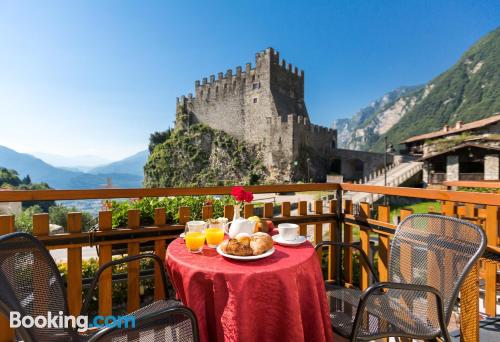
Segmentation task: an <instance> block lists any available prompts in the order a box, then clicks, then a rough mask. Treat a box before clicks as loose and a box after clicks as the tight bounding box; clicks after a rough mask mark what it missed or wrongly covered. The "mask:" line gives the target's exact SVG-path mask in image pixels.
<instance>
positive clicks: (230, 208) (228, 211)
mask: <svg viewBox="0 0 500 342" xmlns="http://www.w3.org/2000/svg"><path fill="white" fill-rule="evenodd" d="M179 216H180V214H179ZM233 216H234V205H225V206H224V217H225V218H227V219H228V220H229V221H231V220H232V219H233ZM179 223H180V222H179Z"/></svg>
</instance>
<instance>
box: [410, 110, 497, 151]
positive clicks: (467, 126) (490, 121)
mask: <svg viewBox="0 0 500 342" xmlns="http://www.w3.org/2000/svg"><path fill="white" fill-rule="evenodd" d="M499 121H500V114H499V113H496V114H495V115H493V116H490V117H489V118H486V119H481V120H477V121H472V122H469V123H466V124H463V125H461V126H460V127H459V128H455V127H450V128H449V130H448V131H444V130H440V131H436V132H431V133H426V134H420V135H416V136H414V137H411V138H408V139H406V140H405V141H403V142H402V144H405V143H410V142H415V141H419V140H426V139H433V138H438V137H443V136H446V135H450V134H455V133H460V132H464V131H468V130H471V129H475V128H481V127H484V126H488V125H492V124H494V123H496V122H499Z"/></svg>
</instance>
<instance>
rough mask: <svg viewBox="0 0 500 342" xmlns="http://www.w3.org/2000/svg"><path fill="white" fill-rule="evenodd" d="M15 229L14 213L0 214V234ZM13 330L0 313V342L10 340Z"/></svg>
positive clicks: (11, 339) (10, 341) (11, 231)
mask: <svg viewBox="0 0 500 342" xmlns="http://www.w3.org/2000/svg"><path fill="white" fill-rule="evenodd" d="M14 231H15V217H14V215H0V235H5V234H9V233H13V232H14ZM13 340H14V330H12V329H11V328H10V325H9V320H8V318H7V317H4V316H3V315H1V314H0V342H12V341H13Z"/></svg>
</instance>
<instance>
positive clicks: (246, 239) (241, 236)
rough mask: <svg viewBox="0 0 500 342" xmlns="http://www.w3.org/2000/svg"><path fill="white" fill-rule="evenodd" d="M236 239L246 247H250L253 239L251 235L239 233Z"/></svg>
mask: <svg viewBox="0 0 500 342" xmlns="http://www.w3.org/2000/svg"><path fill="white" fill-rule="evenodd" d="M234 238H235V239H236V240H238V242H239V243H241V244H244V245H246V246H250V239H251V236H250V234H247V233H239V234H237V235H236V236H235V237H234Z"/></svg>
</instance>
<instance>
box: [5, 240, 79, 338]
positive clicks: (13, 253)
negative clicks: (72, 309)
mask: <svg viewBox="0 0 500 342" xmlns="http://www.w3.org/2000/svg"><path fill="white" fill-rule="evenodd" d="M65 293H66V291H65V287H64V284H63V281H62V278H61V276H60V274H59V270H58V269H57V266H56V264H55V262H54V260H53V259H52V257H51V256H50V254H49V252H48V251H47V249H46V248H45V247H44V246H43V244H42V243H41V242H40V241H38V240H37V239H36V238H35V237H33V236H31V235H30V234H26V233H12V234H7V235H4V236H1V237H0V308H1V310H2V311H4V312H3V314H5V315H6V316H7V317H9V312H5V311H18V312H20V314H21V317H22V316H27V315H28V316H32V317H33V318H35V317H37V316H44V317H48V315H49V314H48V313H49V312H50V313H51V315H53V316H60V315H66V314H67V312H68V310H67V302H66V296H65ZM17 333H18V334H21V336H23V338H24V339H28V340H29V339H31V340H34V341H48V340H50V341H57V340H66V341H67V340H71V336H73V335H74V331H73V329H64V328H44V329H41V328H36V327H33V328H30V329H23V328H18V329H17Z"/></svg>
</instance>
